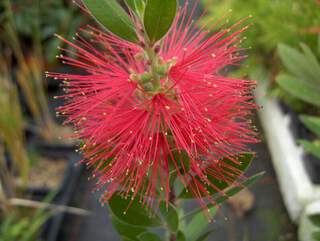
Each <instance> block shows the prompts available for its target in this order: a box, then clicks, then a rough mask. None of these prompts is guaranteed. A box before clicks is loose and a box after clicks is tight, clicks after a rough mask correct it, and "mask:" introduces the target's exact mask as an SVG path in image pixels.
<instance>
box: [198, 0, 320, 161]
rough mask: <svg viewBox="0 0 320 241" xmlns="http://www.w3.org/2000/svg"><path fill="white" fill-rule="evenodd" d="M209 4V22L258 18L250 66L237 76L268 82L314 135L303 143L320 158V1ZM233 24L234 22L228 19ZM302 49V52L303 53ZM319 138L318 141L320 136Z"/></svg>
mask: <svg viewBox="0 0 320 241" xmlns="http://www.w3.org/2000/svg"><path fill="white" fill-rule="evenodd" d="M202 1H203V3H204V4H206V5H207V6H208V14H207V17H206V18H205V20H204V24H206V22H208V21H212V20H217V19H219V18H221V14H219V13H226V12H228V10H229V9H231V10H235V11H232V13H231V14H229V15H230V16H228V17H227V18H230V21H237V20H240V19H242V18H244V17H245V16H250V15H251V16H253V20H252V21H251V22H252V23H253V26H252V27H251V28H249V29H248V30H247V31H246V32H245V33H244V35H245V41H244V42H243V45H244V46H246V47H248V48H250V49H251V50H250V54H249V57H248V59H247V60H246V64H248V68H242V69H239V71H235V72H233V73H232V75H236V76H241V77H243V76H248V75H249V77H250V78H253V79H256V80H258V81H268V85H269V95H271V96H275V97H277V98H278V99H280V101H281V102H283V103H284V104H285V105H286V106H288V107H289V108H290V109H291V110H293V111H294V112H297V113H299V114H301V116H300V119H301V122H302V123H303V124H304V125H305V126H306V128H308V129H310V131H311V132H313V133H314V136H313V137H312V139H313V140H312V141H309V140H301V141H299V143H300V144H301V145H303V147H304V148H305V150H306V151H307V152H310V153H312V154H314V155H315V156H317V157H318V158H319V157H320V147H319V145H320V144H319V139H318V138H319V125H320V121H319V117H318V116H319V113H320V109H319V107H320V94H319V93H320V87H319V86H320V77H319V76H320V64H319V60H318V58H319V57H320V14H319V10H320V2H319V1H318V0H303V1H302V0H281V1H278V0H248V1H240V0H223V1H218V0H202ZM227 21H229V19H228V20H227ZM299 48H300V49H301V51H300V50H299ZM317 136H318V138H317Z"/></svg>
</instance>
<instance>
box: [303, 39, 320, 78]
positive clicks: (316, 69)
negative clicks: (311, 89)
mask: <svg viewBox="0 0 320 241" xmlns="http://www.w3.org/2000/svg"><path fill="white" fill-rule="evenodd" d="M300 46H301V48H302V51H303V53H304V55H305V58H306V60H307V64H308V70H309V72H308V76H309V75H310V78H312V79H313V80H314V82H315V83H318V84H320V64H319V62H318V60H317V58H316V56H315V55H314V54H313V53H312V50H311V49H310V48H309V47H308V46H307V45H306V44H304V43H301V44H300Z"/></svg>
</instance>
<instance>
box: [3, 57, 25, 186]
mask: <svg viewBox="0 0 320 241" xmlns="http://www.w3.org/2000/svg"><path fill="white" fill-rule="evenodd" d="M8 60H9V58H8V57H4V56H0V109H1V115H0V138H1V140H2V141H3V142H4V144H5V147H6V150H7V151H8V152H9V154H10V158H11V160H12V163H11V164H12V169H13V172H14V171H17V172H18V173H19V175H21V179H22V181H23V183H24V184H25V185H26V184H27V181H28V174H29V169H30V167H29V165H30V161H29V158H28V154H27V150H26V143H25V136H24V134H25V132H24V123H23V115H22V110H21V106H20V100H19V96H18V91H17V88H16V86H15V85H14V84H13V82H12V80H11V76H10V74H11V73H10V67H9V65H10V61H8ZM9 103H10V104H9ZM2 165H3V168H4V167H5V165H4V164H3V163H2ZM3 170H5V169H3Z"/></svg>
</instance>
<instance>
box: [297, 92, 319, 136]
mask: <svg viewBox="0 0 320 241" xmlns="http://www.w3.org/2000/svg"><path fill="white" fill-rule="evenodd" d="M319 98H320V97H319ZM300 120H301V121H302V122H303V124H305V125H306V127H308V129H309V130H311V131H312V132H314V133H315V134H317V135H318V136H319V137H320V117H317V116H308V115H300Z"/></svg>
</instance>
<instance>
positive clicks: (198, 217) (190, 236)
mask: <svg viewBox="0 0 320 241" xmlns="http://www.w3.org/2000/svg"><path fill="white" fill-rule="evenodd" d="M209 211H210V215H211V216H215V215H216V212H217V209H216V207H211V208H210V209H209ZM208 225H209V222H208V217H207V216H206V215H205V214H204V212H200V213H197V214H195V215H194V216H193V217H192V219H191V221H190V223H189V224H188V225H187V228H186V230H185V232H184V233H185V235H186V237H187V240H188V241H192V240H198V239H199V238H200V240H201V237H202V235H201V234H202V233H203V232H204V231H205V230H206V228H207V227H208Z"/></svg>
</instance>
